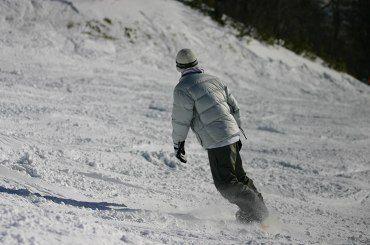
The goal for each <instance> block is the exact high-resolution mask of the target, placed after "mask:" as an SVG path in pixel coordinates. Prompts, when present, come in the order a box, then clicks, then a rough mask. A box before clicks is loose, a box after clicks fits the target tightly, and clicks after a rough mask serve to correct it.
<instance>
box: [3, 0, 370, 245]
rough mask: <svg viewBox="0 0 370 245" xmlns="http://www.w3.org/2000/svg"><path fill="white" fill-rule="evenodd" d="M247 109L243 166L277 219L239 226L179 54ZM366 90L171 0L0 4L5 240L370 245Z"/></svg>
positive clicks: (369, 97)
mask: <svg viewBox="0 0 370 245" xmlns="http://www.w3.org/2000/svg"><path fill="white" fill-rule="evenodd" d="M184 47H190V48H192V49H193V50H195V52H196V53H197V54H198V56H199V61H200V65H201V66H202V67H203V68H204V69H205V71H206V72H207V73H211V74H214V75H217V76H219V77H220V78H222V79H223V80H224V81H225V83H227V84H228V86H229V87H230V90H231V91H232V92H233V94H234V96H235V97H236V99H237V100H238V102H239V104H240V107H241V115H242V120H243V125H244V129H245V131H246V133H247V135H248V141H244V142H243V144H244V145H243V149H242V152H241V155H242V158H243V161H244V167H245V169H246V170H247V172H248V173H249V175H250V176H251V177H252V178H253V179H254V181H255V183H256V185H257V187H258V189H259V190H260V191H261V192H262V194H263V195H264V196H265V199H266V204H267V206H268V208H269V209H270V210H271V211H272V212H273V213H274V215H275V216H276V217H279V219H280V224H276V225H275V226H274V227H273V228H274V229H273V230H271V231H270V233H265V232H263V231H261V229H260V228H259V227H258V226H257V225H242V224H238V223H237V222H236V221H235V216H234V213H235V211H236V207H235V206H233V205H232V204H229V203H228V202H227V201H226V200H224V199H223V198H222V197H221V195H220V194H219V193H218V192H217V191H216V189H215V187H214V186H213V183H212V176H211V173H210V169H209V166H208V158H207V153H206V152H205V151H204V150H203V149H202V148H201V147H200V146H199V144H198V143H197V142H196V139H195V137H194V135H193V134H192V133H191V134H190V135H189V138H188V140H187V142H186V144H187V145H186V147H187V154H188V163H186V164H183V163H180V162H178V161H176V159H175V158H174V157H173V146H172V139H171V109H172V91H173V88H174V86H175V85H176V83H177V81H178V78H179V74H178V73H177V71H176V68H175V61H174V58H175V55H176V52H177V51H178V50H179V49H181V48H184ZM369 148H370V88H369V87H368V86H366V85H364V84H362V83H361V82H359V81H357V80H356V79H354V78H352V77H351V76H349V75H347V74H343V73H338V72H336V71H333V70H330V69H328V68H326V67H324V66H323V65H322V64H320V62H319V61H317V62H312V61H309V60H307V59H305V58H303V57H300V56H297V55H296V54H294V53H292V52H290V51H288V50H286V49H284V48H282V47H279V46H266V45H264V44H262V43H259V42H258V41H256V40H253V39H248V38H245V39H241V40H240V39H238V38H236V37H235V36H234V30H232V29H231V28H228V27H220V26H219V25H217V24H216V23H215V22H213V21H212V20H211V19H210V18H208V17H206V16H203V15H202V14H201V13H198V12H196V11H194V10H192V9H190V8H188V7H186V6H184V5H182V4H181V3H179V2H177V1H171V0H156V1H152V0H135V1H130V0H121V1H114V0H104V1H103V0H79V1H72V2H68V1H64V0H0V243H2V244H86V243H90V244H121V243H132V244H166V243H167V244H183V243H194V244H260V243H293V244H295V243H303V244H308V243H328V244H333V243H335V244H338V243H344V244H351V243H354V244H359V243H364V244H366V243H367V244H368V243H369V242H370V237H369V232H368V230H369V220H370V215H369V213H370V212H369V211H370V204H369V194H370V187H369V186H370V185H369V184H370V181H369V180H370V168H369V167H370V161H369V159H370V151H369Z"/></svg>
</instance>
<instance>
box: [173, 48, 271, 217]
mask: <svg viewBox="0 0 370 245" xmlns="http://www.w3.org/2000/svg"><path fill="white" fill-rule="evenodd" d="M176 68H177V70H178V71H179V72H180V73H181V78H180V81H179V83H178V84H177V85H176V87H175V89H174V93H173V100H174V101H173V109H172V127H173V131H172V139H173V142H174V149H175V154H176V157H177V158H178V159H179V160H180V161H181V162H184V163H186V161H187V160H186V155H185V140H186V137H187V135H188V131H189V128H191V129H192V130H193V132H194V133H195V135H196V137H197V139H198V141H199V142H200V144H201V145H202V147H203V148H205V149H206V150H207V152H208V159H209V163H210V167H211V172H212V177H213V181H214V184H215V186H216V188H217V190H218V191H219V192H220V193H221V195H222V196H223V197H224V198H226V199H227V200H228V201H229V202H231V203H233V204H236V205H237V206H238V207H239V210H238V211H237V213H236V218H237V219H238V220H239V221H241V222H252V221H258V222H262V221H263V220H264V219H265V218H266V217H267V216H268V210H267V208H266V206H265V203H264V201H263V197H262V195H261V193H259V192H258V191H257V189H256V187H255V186H254V184H253V181H252V180H251V179H250V178H248V177H247V175H246V173H245V171H244V169H243V166H242V159H241V157H240V154H239V151H240V149H241V147H242V143H241V141H240V136H239V134H240V130H241V121H240V114H239V107H238V103H237V101H236V100H235V98H234V96H233V95H232V94H231V93H230V90H229V89H228V88H227V86H226V85H225V84H224V83H223V82H222V81H221V80H220V79H218V78H217V77H214V76H211V75H208V74H205V73H204V72H203V69H200V68H199V66H198V61H197V58H196V56H195V55H194V53H193V52H192V51H191V50H190V49H182V50H180V51H179V52H178V54H177V56H176Z"/></svg>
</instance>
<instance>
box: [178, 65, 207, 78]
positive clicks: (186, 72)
mask: <svg viewBox="0 0 370 245" xmlns="http://www.w3.org/2000/svg"><path fill="white" fill-rule="evenodd" d="M203 72H204V70H203V69H201V68H199V67H197V66H196V67H190V68H187V69H185V70H183V71H182V72H181V77H183V76H186V75H190V74H193V73H203Z"/></svg>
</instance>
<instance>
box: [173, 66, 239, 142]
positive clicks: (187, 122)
mask: <svg viewBox="0 0 370 245" xmlns="http://www.w3.org/2000/svg"><path fill="white" fill-rule="evenodd" d="M173 99H174V101H173V108H172V127H173V131H172V139H173V142H174V143H178V142H181V141H185V139H186V137H187V134H188V131H189V128H191V129H192V130H193V132H194V133H195V135H196V136H197V139H198V141H199V142H200V144H201V145H202V146H203V147H204V148H206V149H207V148H208V147H209V146H211V145H214V144H217V143H219V142H222V141H225V140H228V139H230V138H231V137H233V136H235V135H236V134H238V133H239V127H240V126H241V125H240V115H239V107H238V104H237V102H236V100H235V98H234V97H233V96H232V95H231V93H230V91H229V90H228V88H227V86H226V85H225V84H223V83H222V82H221V81H220V80H219V79H218V78H217V77H214V76H210V75H207V74H204V73H191V74H187V75H185V76H183V77H182V78H181V79H180V81H179V83H178V84H177V85H176V87H175V90H174V93H173Z"/></svg>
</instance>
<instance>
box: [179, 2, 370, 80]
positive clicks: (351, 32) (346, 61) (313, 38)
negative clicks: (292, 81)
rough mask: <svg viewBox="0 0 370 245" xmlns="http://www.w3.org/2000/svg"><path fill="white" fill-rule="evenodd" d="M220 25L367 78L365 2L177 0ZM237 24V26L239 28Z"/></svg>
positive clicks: (368, 11)
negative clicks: (230, 24) (233, 25)
mask: <svg viewBox="0 0 370 245" xmlns="http://www.w3.org/2000/svg"><path fill="white" fill-rule="evenodd" d="M182 2H184V3H186V4H188V5H190V6H192V7H196V8H199V9H201V10H203V11H205V12H207V13H208V14H210V15H211V16H212V17H213V18H214V19H216V20H217V21H218V22H220V23H221V24H224V18H223V16H224V15H226V16H228V17H231V18H232V19H234V20H235V21H237V22H239V23H242V24H243V25H242V27H241V28H239V30H240V35H252V36H253V37H256V38H258V39H260V40H263V41H266V42H269V43H274V42H276V41H278V40H282V41H283V42H282V43H283V45H284V46H285V47H287V48H289V49H291V50H293V51H294V52H297V53H304V54H306V55H309V56H314V55H317V56H319V57H320V58H322V59H323V60H324V61H326V62H327V63H328V64H329V65H330V66H331V67H333V68H334V69H337V70H340V71H345V72H348V73H349V74H351V75H353V76H355V77H356V78H358V79H360V80H361V81H364V82H367V80H368V78H369V75H370V48H369V46H370V40H369V30H370V8H369V6H370V0H183V1H182ZM239 27H240V26H239Z"/></svg>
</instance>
